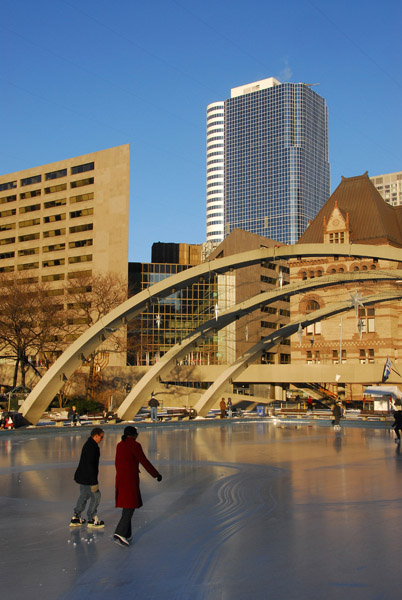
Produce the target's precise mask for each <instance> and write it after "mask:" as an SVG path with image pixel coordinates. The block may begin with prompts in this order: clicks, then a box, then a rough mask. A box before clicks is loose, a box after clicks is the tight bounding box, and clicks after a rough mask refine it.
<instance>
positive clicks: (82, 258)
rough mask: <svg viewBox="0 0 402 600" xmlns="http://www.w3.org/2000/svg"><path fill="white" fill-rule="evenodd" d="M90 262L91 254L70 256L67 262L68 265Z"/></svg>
mask: <svg viewBox="0 0 402 600" xmlns="http://www.w3.org/2000/svg"><path fill="white" fill-rule="evenodd" d="M91 260H92V254H85V255H83V256H82V255H81V256H70V258H69V259H68V262H69V263H70V264H74V263H79V262H90V261H91Z"/></svg>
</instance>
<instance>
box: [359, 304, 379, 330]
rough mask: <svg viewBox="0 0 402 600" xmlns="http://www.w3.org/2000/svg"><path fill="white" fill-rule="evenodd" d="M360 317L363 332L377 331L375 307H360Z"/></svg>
mask: <svg viewBox="0 0 402 600" xmlns="http://www.w3.org/2000/svg"><path fill="white" fill-rule="evenodd" d="M358 315H359V319H360V321H361V325H362V332H363V333H374V332H375V309H374V308H359V312H358Z"/></svg>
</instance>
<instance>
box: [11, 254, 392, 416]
mask: <svg viewBox="0 0 402 600" xmlns="http://www.w3.org/2000/svg"><path fill="white" fill-rule="evenodd" d="M335 246H336V247H335ZM334 255H335V256H356V257H366V258H367V257H368V258H378V259H384V260H390V261H402V251H401V249H399V248H393V247H391V246H369V245H358V244H356V245H354V244H336V245H335V244H300V245H295V246H280V247H272V248H260V249H259V250H250V251H248V252H242V253H241V254H235V255H232V256H228V257H225V258H218V259H214V260H211V261H208V262H205V263H202V264H201V265H197V266H195V267H192V268H191V269H188V270H187V271H182V272H181V273H177V274H176V275H172V276H171V277H168V278H167V279H164V280H162V281H160V282H158V283H155V284H154V285H152V286H151V287H150V288H148V289H146V290H144V291H143V292H140V293H139V294H136V295H135V296H133V297H131V298H129V299H128V300H126V301H125V302H123V303H122V304H121V305H120V306H118V307H117V308H115V309H113V310H112V311H111V312H110V313H109V314H108V315H107V316H106V317H104V318H103V319H101V320H100V321H98V322H97V323H95V324H94V325H92V327H90V328H89V329H88V330H87V331H85V332H84V333H83V334H82V335H81V336H80V337H79V338H78V339H77V340H75V341H74V342H73V343H72V344H71V346H69V347H68V348H67V350H65V352H63V354H62V355H61V356H60V357H59V358H58V359H57V360H56V362H55V363H54V364H53V365H52V366H51V367H50V369H49V370H48V371H47V372H46V373H45V375H44V376H43V377H42V379H41V380H40V381H39V382H38V383H37V384H36V386H35V387H34V389H33V390H32V392H31V393H30V394H29V395H28V397H27V398H26V400H25V402H24V403H23V404H22V406H21V407H20V409H19V412H21V413H22V414H23V415H24V417H25V418H26V419H27V420H28V421H30V422H31V423H33V424H36V423H37V422H38V421H39V419H40V418H41V416H42V414H43V412H44V411H45V410H46V408H47V407H48V406H49V404H50V402H51V401H52V400H53V398H54V396H55V395H56V394H57V393H58V392H59V391H60V389H61V388H62V386H63V385H64V382H65V381H66V380H67V379H68V378H69V377H70V376H71V375H72V374H73V373H74V371H75V370H76V369H77V368H78V367H79V366H80V365H81V364H82V361H83V360H84V359H85V357H86V356H88V355H89V354H90V353H91V352H93V351H94V350H95V348H97V347H98V346H99V345H100V344H101V343H102V342H103V341H104V340H105V339H107V337H108V336H109V335H111V333H113V331H115V330H116V329H118V328H120V327H123V326H125V325H126V323H127V321H130V320H131V319H133V318H135V316H136V315H138V314H139V313H140V312H142V311H143V310H144V308H145V306H146V305H147V302H150V301H152V299H154V298H164V297H166V296H169V295H170V294H172V293H174V291H175V290H177V289H181V288H183V287H186V286H188V285H191V284H192V283H194V282H195V281H198V280H199V278H200V277H203V276H205V275H208V274H209V275H212V274H221V273H225V272H227V271H228V270H230V269H238V268H241V267H245V266H248V265H252V264H256V263H258V262H260V261H262V260H279V259H289V258H297V257H302V256H305V257H314V256H334Z"/></svg>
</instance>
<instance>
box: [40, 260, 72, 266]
mask: <svg viewBox="0 0 402 600" xmlns="http://www.w3.org/2000/svg"><path fill="white" fill-rule="evenodd" d="M65 262H66V261H65V259H64V258H54V259H53V260H44V261H43V262H42V267H60V266H61V265H64V264H65Z"/></svg>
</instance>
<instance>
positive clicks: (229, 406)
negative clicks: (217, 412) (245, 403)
mask: <svg viewBox="0 0 402 600" xmlns="http://www.w3.org/2000/svg"><path fill="white" fill-rule="evenodd" d="M227 409H228V417H229V419H231V418H232V415H233V404H232V399H231V398H228V405H227Z"/></svg>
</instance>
